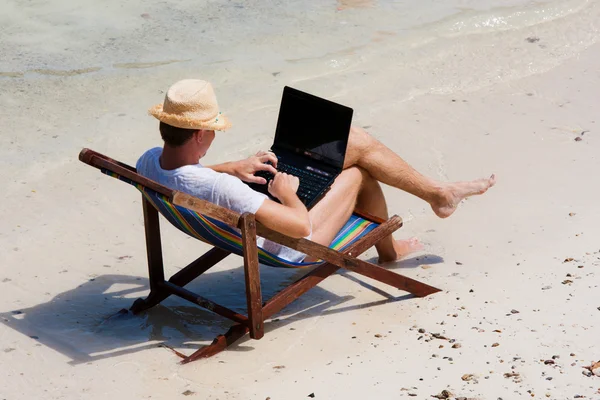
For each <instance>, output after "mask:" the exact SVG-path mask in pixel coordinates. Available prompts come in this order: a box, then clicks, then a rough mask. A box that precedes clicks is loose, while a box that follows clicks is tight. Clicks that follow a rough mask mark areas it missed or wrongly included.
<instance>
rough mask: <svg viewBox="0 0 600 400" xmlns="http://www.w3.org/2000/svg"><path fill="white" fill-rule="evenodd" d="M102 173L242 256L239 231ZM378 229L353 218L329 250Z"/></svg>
mask: <svg viewBox="0 0 600 400" xmlns="http://www.w3.org/2000/svg"><path fill="white" fill-rule="evenodd" d="M102 172H103V173H104V174H106V175H109V176H112V177H113V178H117V179H119V180H121V181H124V182H127V183H129V184H131V185H133V186H135V187H136V188H137V189H138V190H139V191H140V192H141V193H142V194H143V196H144V197H145V198H146V199H147V200H148V201H149V202H150V204H152V205H153V206H154V208H156V209H157V210H158V212H159V213H160V214H162V215H163V216H164V217H165V218H166V219H167V220H168V221H169V222H170V223H171V224H173V225H174V226H175V227H176V228H177V229H179V230H180V231H182V232H184V233H186V234H188V235H190V236H192V237H194V238H196V239H199V240H203V241H206V242H209V243H211V244H213V245H214V246H217V247H219V248H222V249H224V250H227V251H230V252H232V253H235V254H237V255H240V256H242V255H243V250H242V236H241V233H240V231H239V230H237V229H235V228H233V227H231V226H229V225H227V224H225V223H223V222H221V221H217V220H215V219H213V218H210V217H207V216H204V215H202V214H199V213H197V212H195V211H192V210H189V209H187V208H184V207H180V206H177V205H175V204H173V203H171V202H170V201H169V200H168V198H167V197H165V196H163V195H162V194H160V193H157V192H155V191H154V190H152V189H149V188H147V187H145V186H142V185H140V184H138V183H136V182H133V181H132V180H130V179H127V178H126V177H123V176H121V175H118V174H115V173H114V172H111V171H108V170H105V169H102ZM377 226H378V224H376V223H374V222H371V221H368V220H366V219H364V218H362V217H359V216H357V215H352V216H351V217H350V219H349V220H348V222H346V224H345V225H344V226H343V227H342V229H341V230H340V231H339V232H338V234H337V235H336V237H335V238H334V239H333V241H332V242H331V244H330V245H329V247H330V248H332V249H334V250H338V251H341V250H344V249H345V248H347V247H348V246H350V245H351V244H352V243H353V242H355V241H356V240H358V239H360V238H361V237H363V236H364V235H366V234H367V233H369V232H370V231H372V230H373V229H375V228H376V227H377ZM258 258H259V261H260V263H261V264H264V265H269V266H272V267H279V268H305V267H311V266H315V265H319V264H322V263H323V262H302V263H295V262H290V261H287V260H284V259H282V258H279V257H278V256H276V255H275V254H272V253H269V252H268V251H265V250H263V249H262V248H260V247H259V248H258Z"/></svg>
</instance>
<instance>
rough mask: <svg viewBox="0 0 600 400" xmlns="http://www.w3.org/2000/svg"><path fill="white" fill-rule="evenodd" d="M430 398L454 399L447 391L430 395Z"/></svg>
mask: <svg viewBox="0 0 600 400" xmlns="http://www.w3.org/2000/svg"><path fill="white" fill-rule="evenodd" d="M431 397H433V398H436V399H441V400H443V399H449V398H451V397H454V394H453V393H452V392H451V391H449V390H442V391H441V392H440V393H439V394H432V395H431Z"/></svg>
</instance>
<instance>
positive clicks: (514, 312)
mask: <svg viewBox="0 0 600 400" xmlns="http://www.w3.org/2000/svg"><path fill="white" fill-rule="evenodd" d="M519 312H520V311H519V310H515V309H514V308H513V309H512V310H510V313H511V314H518V313H519Z"/></svg>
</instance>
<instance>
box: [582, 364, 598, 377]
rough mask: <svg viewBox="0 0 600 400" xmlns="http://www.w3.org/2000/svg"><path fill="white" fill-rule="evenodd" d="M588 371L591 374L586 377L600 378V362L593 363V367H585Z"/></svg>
mask: <svg viewBox="0 0 600 400" xmlns="http://www.w3.org/2000/svg"><path fill="white" fill-rule="evenodd" d="M583 368H585V369H586V371H588V372H589V373H590V375H587V374H585V373H584V375H586V376H592V374H593V375H596V376H597V377H600V361H596V362H595V363H592V365H589V366H587V367H583Z"/></svg>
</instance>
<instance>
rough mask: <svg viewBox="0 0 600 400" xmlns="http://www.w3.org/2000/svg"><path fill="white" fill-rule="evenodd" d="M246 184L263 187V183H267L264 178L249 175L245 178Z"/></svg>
mask: <svg viewBox="0 0 600 400" xmlns="http://www.w3.org/2000/svg"><path fill="white" fill-rule="evenodd" d="M246 182H249V183H258V184H259V185H264V184H265V183H267V180H266V179H265V178H261V177H260V176H254V175H250V176H248V177H247V178H246Z"/></svg>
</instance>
